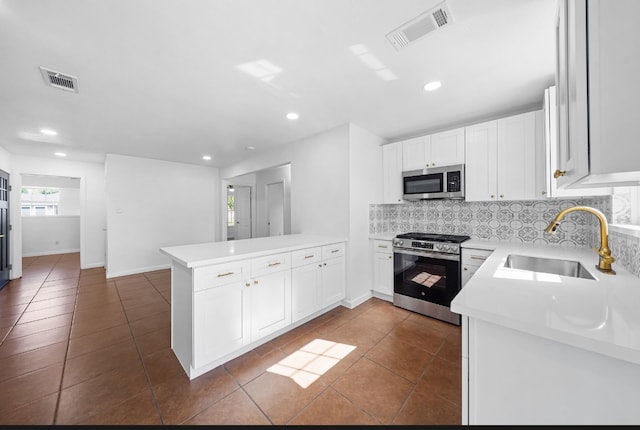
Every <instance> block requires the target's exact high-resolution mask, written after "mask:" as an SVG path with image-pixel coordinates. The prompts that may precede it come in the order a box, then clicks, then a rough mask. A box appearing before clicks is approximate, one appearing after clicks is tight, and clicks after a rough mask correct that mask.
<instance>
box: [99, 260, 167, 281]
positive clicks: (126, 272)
mask: <svg viewBox="0 0 640 430" xmlns="http://www.w3.org/2000/svg"><path fill="white" fill-rule="evenodd" d="M170 268H171V264H162V265H160V266H153V267H139V268H137V269H130V270H123V271H121V272H110V271H109V269H107V275H106V276H107V279H109V278H117V277H119V276H128V275H137V274H140V273H145V272H153V271H156V270H163V269H170Z"/></svg>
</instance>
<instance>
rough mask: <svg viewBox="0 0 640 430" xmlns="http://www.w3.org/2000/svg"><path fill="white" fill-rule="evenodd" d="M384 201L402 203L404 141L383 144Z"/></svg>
mask: <svg viewBox="0 0 640 430" xmlns="http://www.w3.org/2000/svg"><path fill="white" fill-rule="evenodd" d="M382 175H383V184H382V187H383V188H382V194H383V201H382V203H402V142H396V143H389V144H387V145H383V146H382Z"/></svg>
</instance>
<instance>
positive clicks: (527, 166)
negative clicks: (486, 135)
mask: <svg viewBox="0 0 640 430" xmlns="http://www.w3.org/2000/svg"><path fill="white" fill-rule="evenodd" d="M535 118H536V113H535V112H528V113H524V114H520V115H514V116H510V117H506V118H500V119H499V120H498V169H497V173H498V190H497V194H498V199H499V200H533V199H535V198H540V197H539V196H536V192H535V181H536V163H535V144H536V127H535V126H536V119H535Z"/></svg>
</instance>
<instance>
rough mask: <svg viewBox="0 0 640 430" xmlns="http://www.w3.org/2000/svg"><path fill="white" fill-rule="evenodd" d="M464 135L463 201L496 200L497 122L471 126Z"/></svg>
mask: <svg viewBox="0 0 640 430" xmlns="http://www.w3.org/2000/svg"><path fill="white" fill-rule="evenodd" d="M465 135H466V140H467V141H466V145H465V152H466V155H465V159H466V163H465V191H464V194H465V200H468V201H484V200H496V193H497V189H498V182H497V181H498V175H496V169H497V162H498V158H497V152H498V121H497V120H493V121H487V122H483V123H481V124H476V125H471V126H469V127H467V128H466V130H465Z"/></svg>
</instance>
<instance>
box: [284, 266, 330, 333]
mask: <svg viewBox="0 0 640 430" xmlns="http://www.w3.org/2000/svg"><path fill="white" fill-rule="evenodd" d="M291 286H292V288H291V317H292V319H293V322H296V321H299V320H301V319H303V318H306V317H308V316H309V315H311V314H313V313H314V312H317V311H318V310H320V309H321V308H322V263H311V264H305V265H303V266H300V267H294V268H293V269H292V270H291Z"/></svg>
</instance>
